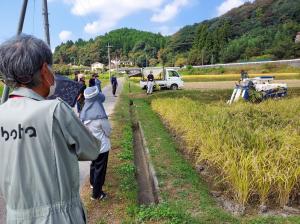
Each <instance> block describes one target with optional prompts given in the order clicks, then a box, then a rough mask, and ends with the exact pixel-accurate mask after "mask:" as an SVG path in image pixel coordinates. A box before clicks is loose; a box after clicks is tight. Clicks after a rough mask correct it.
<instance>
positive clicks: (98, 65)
mask: <svg viewBox="0 0 300 224" xmlns="http://www.w3.org/2000/svg"><path fill="white" fill-rule="evenodd" d="M103 69H104V64H102V63H100V62H95V63H93V64H91V70H92V72H95V71H98V70H103Z"/></svg>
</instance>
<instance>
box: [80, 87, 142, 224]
mask: <svg viewBox="0 0 300 224" xmlns="http://www.w3.org/2000/svg"><path fill="white" fill-rule="evenodd" d="M127 92H128V88H127V86H126V85H125V87H124V93H122V94H121V95H120V96H119V97H120V101H119V103H118V104H117V106H116V109H115V112H114V114H113V117H112V122H113V133H112V137H111V141H112V149H111V151H110V155H109V161H108V170H107V175H106V177H107V178H106V182H105V186H104V191H106V192H107V193H108V198H107V200H105V201H101V202H92V201H90V189H89V184H88V183H86V185H85V186H84V188H83V189H82V192H81V195H82V198H83V201H84V204H85V206H86V208H87V212H88V223H91V224H93V223H96V224H100V223H133V220H134V216H133V214H132V212H129V211H135V210H136V203H137V199H136V198H137V186H136V181H135V167H134V164H133V149H132V129H131V120H130V114H129V99H128V97H127V95H126V93H127Z"/></svg>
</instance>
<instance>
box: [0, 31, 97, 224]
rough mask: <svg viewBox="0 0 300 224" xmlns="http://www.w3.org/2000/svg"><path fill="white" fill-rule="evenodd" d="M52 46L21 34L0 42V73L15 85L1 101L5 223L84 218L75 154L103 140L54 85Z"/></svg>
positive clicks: (55, 223) (0, 184)
mask: <svg viewBox="0 0 300 224" xmlns="http://www.w3.org/2000/svg"><path fill="white" fill-rule="evenodd" d="M51 65H52V53H51V49H50V48H49V47H48V45H47V44H46V43H44V42H43V41H42V40H39V39H37V38H35V37H33V36H30V35H25V34H22V35H19V36H16V37H13V38H12V39H10V40H8V41H6V42H4V43H3V44H1V45H0V73H2V77H3V79H4V81H5V83H6V84H8V85H9V86H10V87H13V88H14V91H13V92H12V93H11V94H10V98H9V99H8V101H6V102H5V103H4V104H2V105H0V115H1V116H0V145H1V147H0V155H1V157H0V194H1V195H2V197H3V198H4V200H5V202H6V210H7V218H6V222H7V224H68V223H70V224H71V223H72V224H84V223H86V215H85V211H84V207H83V205H82V202H81V199H80V195H79V165H78V160H94V159H96V158H97V156H98V150H99V147H100V146H101V142H100V141H99V140H98V139H97V138H95V137H94V136H93V135H92V134H91V133H90V132H89V131H88V130H87V129H86V127H85V126H84V125H83V124H82V122H81V121H80V120H79V119H78V118H77V116H76V115H75V114H74V113H73V111H72V109H71V108H70V107H69V106H68V105H67V104H66V103H65V102H63V101H62V100H60V99H55V100H46V98H47V97H48V96H50V95H52V94H53V93H54V91H55V86H56V85H55V77H54V74H53V72H52V69H51Z"/></svg>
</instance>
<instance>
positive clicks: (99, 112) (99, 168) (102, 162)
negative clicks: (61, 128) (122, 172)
mask: <svg viewBox="0 0 300 224" xmlns="http://www.w3.org/2000/svg"><path fill="white" fill-rule="evenodd" d="M84 97H85V104H84V106H83V108H82V111H81V113H80V119H81V120H82V121H83V122H84V124H85V125H86V127H87V128H88V129H89V130H90V131H91V132H92V133H93V135H94V136H95V137H96V138H98V139H99V140H100V141H101V147H100V148H99V156H98V157H97V159H95V160H93V161H92V163H91V168H90V184H91V188H92V189H93V194H92V197H91V199H92V200H102V199H104V198H106V193H105V192H104V191H103V189H102V187H103V185H104V182H105V176H106V169H107V163H108V154H109V150H110V147H111V145H110V138H109V137H110V134H111V126H110V123H109V120H108V117H107V114H106V112H105V109H104V107H103V102H104V101H105V96H104V94H102V93H101V92H99V89H98V87H97V86H93V87H89V88H87V89H86V90H85V91H84Z"/></svg>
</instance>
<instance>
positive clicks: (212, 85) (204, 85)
mask: <svg viewBox="0 0 300 224" xmlns="http://www.w3.org/2000/svg"><path fill="white" fill-rule="evenodd" d="M235 83H237V82H236V81H224V82H223V81H222V82H219V81H218V82H185V83H184V89H232V88H233V87H234V86H235ZM274 83H287V85H288V87H300V80H298V79H297V80H276V81H274Z"/></svg>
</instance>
